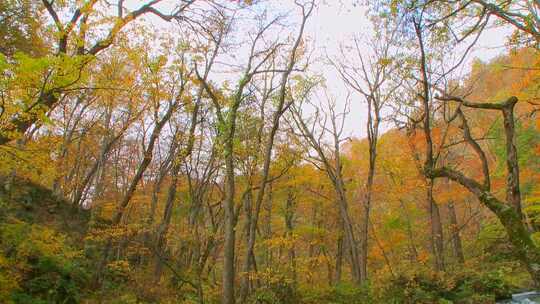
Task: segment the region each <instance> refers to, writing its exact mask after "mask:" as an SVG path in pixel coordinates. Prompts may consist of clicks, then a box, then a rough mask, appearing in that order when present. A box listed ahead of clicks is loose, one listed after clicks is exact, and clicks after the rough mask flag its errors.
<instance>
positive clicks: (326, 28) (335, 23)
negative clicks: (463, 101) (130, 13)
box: [127, 0, 509, 137]
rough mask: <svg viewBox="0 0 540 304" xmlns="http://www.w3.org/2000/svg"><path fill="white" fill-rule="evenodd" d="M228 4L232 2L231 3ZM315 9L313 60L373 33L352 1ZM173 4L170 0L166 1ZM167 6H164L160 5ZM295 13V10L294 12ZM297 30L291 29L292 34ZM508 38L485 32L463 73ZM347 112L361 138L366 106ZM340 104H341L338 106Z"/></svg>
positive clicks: (358, 101) (330, 71) (331, 87)
mask: <svg viewBox="0 0 540 304" xmlns="http://www.w3.org/2000/svg"><path fill="white" fill-rule="evenodd" d="M231 1H232V0H231ZM324 2H326V3H322V4H320V5H319V7H318V8H317V10H316V11H315V12H314V14H313V16H312V17H311V18H310V19H309V21H308V24H307V27H306V32H305V37H307V38H308V40H309V41H310V47H311V48H313V49H314V54H313V57H314V58H324V57H325V56H326V54H328V55H329V56H331V57H334V56H337V55H338V53H339V46H340V44H343V43H345V44H346V43H347V42H348V41H349V40H350V38H351V37H352V36H353V35H360V36H361V37H362V36H365V37H366V38H367V37H369V36H370V35H371V34H372V33H373V31H372V29H371V24H370V22H369V20H368V19H367V17H366V16H365V13H366V7H364V6H358V5H353V2H358V1H354V0H339V1H338V0H327V1H324ZM127 3H128V4H129V5H128V7H130V8H132V7H138V6H139V5H141V4H140V3H144V2H142V1H137V0H131V1H129V2H127ZM170 3H174V0H170ZM164 5H168V4H164ZM259 5H263V6H264V7H266V8H270V11H273V10H275V11H284V12H286V11H292V12H295V11H294V9H295V5H294V1H293V0H268V1H265V2H263V4H259ZM296 12H298V9H297V8H296ZM296 18H298V17H296ZM149 20H150V22H151V23H153V24H154V25H156V26H158V27H159V26H161V25H162V24H160V23H164V21H162V20H160V19H158V18H151V19H149ZM296 30H297V28H294V29H291V31H294V33H296ZM508 34H509V31H508V30H502V29H495V30H493V29H492V30H487V31H486V32H485V33H483V35H482V36H481V38H480V39H479V41H478V43H477V45H476V47H475V48H474V49H473V51H472V52H471V54H470V55H469V57H468V59H467V61H466V62H465V64H464V67H465V68H464V71H465V72H467V71H468V67H469V66H470V62H471V61H472V60H473V59H474V58H480V59H481V60H483V61H487V60H489V59H491V58H493V57H495V56H497V55H499V54H501V53H503V52H505V50H506V49H505V47H504V44H505V41H506V37H507V35H508ZM311 70H312V71H313V72H316V73H320V74H322V75H323V76H324V77H325V78H326V80H327V87H328V91H329V95H331V96H334V97H336V99H337V101H338V104H339V103H340V102H343V100H344V97H345V96H346V95H347V89H346V87H345V86H344V84H343V82H342V81H341V79H340V78H339V76H338V75H337V73H336V71H335V70H334V68H333V67H331V66H328V65H326V64H325V63H324V61H323V60H314V61H313V63H312V65H311ZM352 97H353V98H352V102H351V112H350V114H349V116H348V118H347V121H346V124H345V129H346V133H347V134H346V135H352V136H355V137H365V119H366V115H365V111H366V108H365V107H366V106H365V103H364V102H363V100H362V98H360V97H359V96H355V95H354V94H353V95H352ZM341 104H342V103H341Z"/></svg>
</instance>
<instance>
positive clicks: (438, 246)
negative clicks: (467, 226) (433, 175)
mask: <svg viewBox="0 0 540 304" xmlns="http://www.w3.org/2000/svg"><path fill="white" fill-rule="evenodd" d="M426 190H427V203H428V208H429V215H430V223H431V239H430V241H431V250H432V252H433V258H434V266H435V270H436V271H444V269H445V265H444V238H443V229H442V222H441V214H440V212H439V206H438V205H437V203H436V202H435V199H434V198H433V181H432V180H431V179H428V180H427V189H426Z"/></svg>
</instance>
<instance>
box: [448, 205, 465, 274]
mask: <svg viewBox="0 0 540 304" xmlns="http://www.w3.org/2000/svg"><path fill="white" fill-rule="evenodd" d="M448 217H449V220H450V231H451V233H452V251H453V253H454V257H455V258H456V260H457V261H458V262H459V263H460V264H463V263H464V262H465V257H464V255H463V246H462V245H461V237H460V235H459V227H458V222H457V216H456V209H455V207H454V202H453V201H449V202H448Z"/></svg>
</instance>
